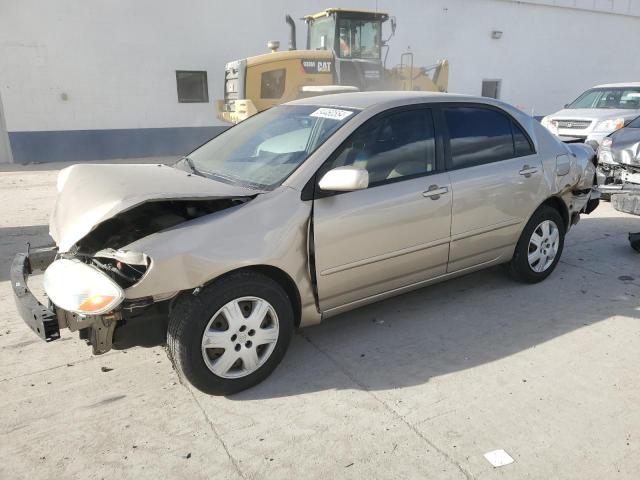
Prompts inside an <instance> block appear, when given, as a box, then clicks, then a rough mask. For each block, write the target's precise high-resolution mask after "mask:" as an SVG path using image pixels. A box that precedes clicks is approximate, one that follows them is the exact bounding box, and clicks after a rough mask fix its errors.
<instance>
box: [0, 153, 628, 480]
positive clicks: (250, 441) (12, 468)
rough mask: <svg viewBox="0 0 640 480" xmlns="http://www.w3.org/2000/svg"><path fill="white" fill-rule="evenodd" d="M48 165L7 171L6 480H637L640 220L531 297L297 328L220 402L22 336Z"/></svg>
mask: <svg viewBox="0 0 640 480" xmlns="http://www.w3.org/2000/svg"><path fill="white" fill-rule="evenodd" d="M48 168H53V167H51V166H48V167H47V166H44V167H42V166H41V167H39V168H35V169H34V168H31V169H14V171H5V172H4V173H0V335H1V336H0V392H1V395H0V412H1V413H0V478H3V479H16V478H30V479H49V478H64V479H66V478H82V479H85V478H91V479H93V478H96V479H97V478H137V479H144V478H172V479H174V478H185V479H186V478H189V479H194V478H216V479H222V478H251V479H252V478H255V479H261V478H267V477H269V478H305V479H307V478H323V479H326V478H402V479H405V478H422V479H424V478H437V479H449V478H456V479H457V478H481V479H493V478H509V479H514V478H518V479H520V478H534V479H551V478H562V479H581V480H582V479H603V478H607V479H610V478H629V479H635V478H638V472H639V471H640V408H638V405H639V404H640V378H639V376H638V372H639V369H640V307H639V304H640V303H639V299H640V255H638V254H637V253H635V252H633V251H632V250H631V249H630V247H629V245H628V244H627V238H626V237H627V232H628V231H630V230H634V231H638V230H640V219H638V218H637V217H635V218H634V217H631V216H627V215H622V214H619V213H617V212H615V211H614V210H613V209H612V208H611V207H610V205H609V204H607V203H605V204H603V205H602V206H601V207H600V208H599V209H598V210H597V211H596V212H595V213H594V214H592V215H590V216H585V217H583V219H582V221H581V222H580V223H579V224H578V225H577V227H575V229H574V230H572V231H571V232H570V234H569V235H568V237H567V243H566V245H565V251H564V254H563V257H562V261H561V262H560V264H559V265H558V268H557V270H556V271H555V272H554V273H553V275H552V276H551V277H550V278H549V279H547V281H545V282H543V283H541V284H538V285H522V284H518V283H514V282H512V281H511V280H510V279H509V278H508V277H507V276H506V275H505V274H504V272H503V270H502V269H501V268H493V269H489V270H486V271H483V272H480V273H476V274H472V275H469V276H466V277H464V278H461V279H458V280H453V281H451V282H449V283H444V284H440V285H436V286H433V287H429V288H426V289H423V290H419V291H416V292H413V293H410V294H406V295H403V296H401V297H397V298H395V299H391V300H388V301H384V302H381V303H378V304H375V305H371V306H369V307H365V308H362V309H360V310H357V311H354V312H351V313H348V314H344V315H342V316H340V317H337V318H334V319H331V320H329V321H327V322H326V323H324V324H322V325H319V326H317V327H312V328H309V329H306V330H303V331H301V332H299V333H298V334H297V335H296V336H295V337H294V339H293V342H292V345H291V348H290V350H289V352H288V354H287V356H286V357H285V360H284V361H283V363H282V364H281V365H280V367H279V368H278V369H277V370H276V372H275V373H274V374H273V375H272V376H271V377H270V378H269V379H267V380H266V381H265V382H264V383H262V384H261V385H259V386H257V387H255V388H253V389H251V390H249V391H246V392H243V393H241V394H239V395H236V396H233V397H230V398H220V397H209V396H206V395H203V394H201V393H200V392H198V391H195V390H194V389H192V388H190V387H189V386H185V385H182V384H181V383H180V382H179V380H178V377H177V375H176V373H175V372H174V370H173V369H172V367H171V364H170V363H169V361H168V360H167V356H166V354H165V352H164V350H163V348H162V347H160V346H157V347H149V348H145V347H134V348H131V349H129V350H124V351H117V350H113V351H111V352H109V353H108V354H106V355H104V356H100V357H93V356H92V355H91V351H90V349H89V348H88V347H86V346H85V344H84V342H83V341H80V340H79V339H78V338H77V335H72V334H70V333H69V332H68V331H66V333H63V338H62V339H61V340H58V341H56V342H53V343H50V344H45V343H43V342H41V341H40V340H39V339H38V338H36V337H35V336H34V334H33V333H32V332H31V331H30V330H29V329H28V328H27V327H26V326H25V325H24V324H23V322H22V320H21V319H20V318H19V317H18V315H17V313H16V311H15V308H14V304H13V298H12V294H11V287H10V285H9V281H8V269H9V263H10V260H11V257H12V256H13V254H14V253H15V252H16V251H18V250H20V249H22V248H23V245H24V242H26V241H30V242H31V244H32V245H39V244H44V243H47V241H48V237H47V226H46V223H47V216H48V213H49V211H50V209H51V206H52V202H53V199H54V191H55V187H54V185H55V176H56V171H55V170H48ZM34 284H35V285H36V288H37V286H38V285H37V284H38V278H36V279H35V280H34ZM495 449H504V450H506V451H507V452H508V453H509V454H510V455H511V456H512V457H513V458H514V459H515V462H514V463H513V464H511V465H507V466H504V467H500V468H493V467H492V466H491V465H490V464H489V463H488V462H487V461H486V460H485V458H484V457H483V454H484V453H486V452H489V451H492V450H495Z"/></svg>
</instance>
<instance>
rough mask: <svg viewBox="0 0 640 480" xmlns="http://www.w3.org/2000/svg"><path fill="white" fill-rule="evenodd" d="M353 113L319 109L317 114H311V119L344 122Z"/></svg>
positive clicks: (333, 109) (335, 109)
mask: <svg viewBox="0 0 640 480" xmlns="http://www.w3.org/2000/svg"><path fill="white" fill-rule="evenodd" d="M351 114H353V112H351V111H349V110H340V109H338V108H319V109H317V110H316V111H315V112H313V113H311V114H309V116H310V117H319V118H330V119H332V120H344V119H345V118H347V117H348V116H349V115H351Z"/></svg>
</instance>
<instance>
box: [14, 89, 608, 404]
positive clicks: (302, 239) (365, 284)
mask: <svg viewBox="0 0 640 480" xmlns="http://www.w3.org/2000/svg"><path fill="white" fill-rule="evenodd" d="M594 174H595V160H594V152H593V151H592V150H591V149H590V148H589V147H587V146H585V145H564V144H563V143H561V142H559V141H558V140H557V139H555V138H554V137H553V136H552V135H551V134H550V133H548V132H547V131H546V129H544V128H543V127H542V126H540V125H539V124H538V123H537V122H536V121H535V120H533V119H532V118H531V117H529V116H527V115H525V114H523V113H522V112H521V111H519V110H517V109H515V108H513V107H511V106H509V105H506V104H504V103H501V102H498V101H494V100H491V99H486V98H475V97H467V96H457V95H444V94H427V93H420V92H369V93H347V94H339V95H328V96H324V97H318V98H309V99H304V100H297V101H295V102H291V103H289V104H285V105H281V106H278V107H274V108H272V109H270V110H267V111H265V112H263V113H260V114H258V115H256V116H254V117H252V118H250V119H248V120H246V121H245V122H242V123H240V124H239V125H237V126H234V127H233V128H231V129H229V130H228V131H226V132H224V133H223V134H221V135H220V136H218V137H216V138H214V139H213V140H211V141H209V142H208V143H206V144H204V145H203V146H201V147H200V148H198V149H197V150H195V151H194V152H192V153H191V154H190V155H188V156H187V157H184V158H183V159H181V160H180V161H178V162H177V163H176V164H175V165H174V166H172V167H169V166H163V165H74V166H71V167H68V168H66V169H64V170H62V171H61V172H60V174H59V178H58V198H57V202H56V206H55V210H54V212H53V215H52V218H51V226H50V232H51V236H52V237H53V239H54V240H55V243H56V245H55V246H52V247H50V248H46V249H39V250H31V251H28V252H27V253H21V254H18V255H17V256H16V258H15V260H14V263H13V265H12V271H11V278H12V282H13V288H14V293H15V297H16V303H17V305H18V309H19V311H20V313H21V315H22V317H23V318H24V320H25V322H26V323H27V324H28V325H29V326H30V327H31V328H32V329H33V330H34V331H35V332H36V333H37V334H38V335H39V336H40V337H41V338H43V339H44V340H48V341H50V340H55V339H57V338H59V337H60V330H61V329H64V328H68V329H69V330H71V331H78V332H79V333H80V336H81V338H84V339H86V340H87V341H88V343H90V344H91V345H92V346H93V351H94V353H96V354H100V353H104V352H106V351H108V350H109V349H110V348H111V347H112V342H113V341H114V338H115V339H116V340H117V339H118V337H119V336H124V335H126V326H127V325H129V324H135V323H137V322H142V321H143V319H145V318H150V317H151V315H152V314H153V315H155V317H154V318H156V320H155V321H156V323H158V324H160V325H161V326H162V328H164V332H165V333H166V339H167V347H168V351H169V355H170V356H171V358H172V360H173V362H174V365H175V366H176V368H177V370H178V372H179V374H180V375H182V376H183V377H185V378H186V379H188V380H189V381H190V382H191V383H192V384H193V385H195V386H196V387H197V388H199V389H200V390H202V391H205V392H208V393H212V394H231V393H234V392H238V391H240V390H243V389H245V388H248V387H251V386H253V385H255V384H257V383H258V382H260V381H262V380H263V379H264V378H266V377H267V376H268V375H269V374H270V373H271V372H272V371H273V370H274V369H275V368H276V366H277V365H278V363H279V362H280V361H281V359H282V358H283V356H284V354H285V351H286V349H287V346H288V344H289V341H290V339H291V336H292V333H293V331H294V328H296V327H304V326H307V325H312V324H316V323H318V322H320V321H321V320H322V319H325V318H328V317H330V316H333V315H336V314H338V313H341V312H345V311H347V310H350V309H353V308H356V307H358V306H361V305H365V304H368V303H372V302H375V301H378V300H381V299H383V298H387V297H389V296H392V295H397V294H400V293H402V292H406V291H409V290H412V289H416V288H420V287H423V286H426V285H429V284H432V283H435V282H439V281H442V280H445V279H449V278H453V277H456V276H460V275H464V274H466V273H469V272H472V271H475V270H478V269H481V268H484V267H488V266H491V265H496V264H501V263H507V264H508V265H509V271H510V272H511V274H512V275H513V276H514V277H515V278H517V279H519V280H522V281H525V282H539V281H541V280H543V279H544V278H546V277H547V276H548V275H549V274H550V273H551V272H552V271H553V269H554V268H555V266H556V264H557V262H558V261H559V259H560V255H561V253H562V249H563V245H564V236H565V233H566V232H567V230H568V229H569V228H570V227H571V225H573V224H575V223H576V222H577V221H578V219H579V216H580V214H581V213H590V212H591V211H592V210H593V209H594V208H596V206H597V204H598V194H597V193H596V192H595V191H594V190H593V189H592V186H593V184H594ZM37 270H44V272H45V273H44V288H45V292H46V294H47V296H48V305H43V304H41V303H39V302H38V300H37V299H36V298H35V297H34V296H33V295H32V293H31V292H30V291H29V289H28V287H27V279H28V276H29V275H30V274H31V273H32V272H34V271H37ZM158 314H159V316H158ZM163 320H164V321H163Z"/></svg>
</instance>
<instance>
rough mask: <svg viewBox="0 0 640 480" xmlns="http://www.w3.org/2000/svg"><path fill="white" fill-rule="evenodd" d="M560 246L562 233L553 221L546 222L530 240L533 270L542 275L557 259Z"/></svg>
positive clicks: (529, 256)
mask: <svg viewBox="0 0 640 480" xmlns="http://www.w3.org/2000/svg"><path fill="white" fill-rule="evenodd" d="M559 245H560V232H559V231H558V226H557V225H556V224H555V222H554V221H552V220H545V221H543V222H542V223H540V225H538V226H537V227H536V228H535V230H534V231H533V233H532V234H531V239H530V240H529V249H528V260H529V266H530V267H531V270H533V271H534V272H538V273H542V272H544V271H546V270H547V269H548V268H549V267H550V266H551V265H552V264H553V262H554V260H555V259H556V256H557V254H558V247H559Z"/></svg>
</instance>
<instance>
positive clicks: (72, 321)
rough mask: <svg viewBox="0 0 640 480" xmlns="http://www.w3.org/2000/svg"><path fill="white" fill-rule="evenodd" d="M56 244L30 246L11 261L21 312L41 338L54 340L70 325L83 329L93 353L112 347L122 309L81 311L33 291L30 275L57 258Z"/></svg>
mask: <svg viewBox="0 0 640 480" xmlns="http://www.w3.org/2000/svg"><path fill="white" fill-rule="evenodd" d="M57 253H58V249H57V247H45V248H38V249H33V250H32V249H28V251H27V252H26V253H18V254H17V255H16V256H15V258H14V259H13V263H12V264H11V274H10V275H11V285H12V287H13V297H14V300H15V302H16V307H17V309H18V313H19V314H20V316H21V317H22V320H24V322H25V323H26V324H27V325H28V326H29V328H31V330H33V331H34V332H35V334H36V335H38V336H39V337H40V338H41V339H42V340H44V341H46V342H51V341H53V340H57V339H59V338H60V329H63V328H68V329H69V330H70V331H72V332H76V331H78V330H83V331H84V332H85V335H84V336H82V335H81V338H84V339H86V340H87V341H88V343H90V344H91V345H92V347H93V353H94V354H95V355H99V354H102V353H106V352H108V351H109V350H111V347H112V342H113V332H114V329H115V327H116V325H117V323H118V322H119V321H120V320H122V311H121V310H116V311H113V312H110V313H108V314H104V315H86V316H82V315H78V314H76V313H73V312H68V311H66V310H63V309H61V308H57V307H56V306H55V305H53V304H50V305H49V306H46V305H43V304H42V303H40V301H39V300H38V299H37V298H36V297H35V295H33V293H31V290H29V287H28V285H27V281H28V278H29V275H31V274H32V273H34V272H37V271H44V270H45V269H46V268H47V267H48V266H49V265H50V264H51V263H53V261H54V260H55V258H56V255H57Z"/></svg>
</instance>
